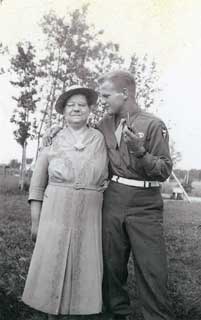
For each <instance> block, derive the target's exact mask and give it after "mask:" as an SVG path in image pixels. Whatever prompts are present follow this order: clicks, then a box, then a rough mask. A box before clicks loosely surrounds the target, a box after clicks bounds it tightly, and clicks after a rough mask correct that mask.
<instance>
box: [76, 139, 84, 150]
mask: <svg viewBox="0 0 201 320" xmlns="http://www.w3.org/2000/svg"><path fill="white" fill-rule="evenodd" d="M74 148H75V150H76V151H83V150H84V149H85V145H84V144H83V143H82V142H80V141H79V142H77V143H76V144H74Z"/></svg>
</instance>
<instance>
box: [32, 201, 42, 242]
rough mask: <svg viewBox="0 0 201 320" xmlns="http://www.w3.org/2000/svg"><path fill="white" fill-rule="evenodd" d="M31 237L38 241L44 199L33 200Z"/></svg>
mask: <svg viewBox="0 0 201 320" xmlns="http://www.w3.org/2000/svg"><path fill="white" fill-rule="evenodd" d="M30 205H31V239H32V241H34V242H35V241H36V238H37V234H38V226H39V221H40V213H41V207H42V201H38V200H31V203H30Z"/></svg>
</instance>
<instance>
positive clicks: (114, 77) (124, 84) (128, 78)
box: [98, 70, 136, 96]
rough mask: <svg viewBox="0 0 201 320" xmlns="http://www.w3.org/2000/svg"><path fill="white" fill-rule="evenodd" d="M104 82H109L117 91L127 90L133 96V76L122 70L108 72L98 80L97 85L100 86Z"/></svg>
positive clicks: (134, 90)
mask: <svg viewBox="0 0 201 320" xmlns="http://www.w3.org/2000/svg"><path fill="white" fill-rule="evenodd" d="M105 81H111V82H112V83H113V84H114V85H115V88H116V89H117V90H118V91H122V90H123V89H124V88H127V89H128V91H129V93H130V94H132V95H133V96H135V93H136V83H135V79H134V76H133V75H132V74H131V73H130V72H128V71H124V70H117V71H111V72H108V73H106V74H104V75H103V76H101V77H100V78H99V79H98V83H99V84H102V83H103V82H105Z"/></svg>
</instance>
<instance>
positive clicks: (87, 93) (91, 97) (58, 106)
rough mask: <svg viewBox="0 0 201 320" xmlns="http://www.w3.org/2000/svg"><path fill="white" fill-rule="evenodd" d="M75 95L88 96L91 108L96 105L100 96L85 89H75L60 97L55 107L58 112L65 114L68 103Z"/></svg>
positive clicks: (93, 91) (91, 90)
mask: <svg viewBox="0 0 201 320" xmlns="http://www.w3.org/2000/svg"><path fill="white" fill-rule="evenodd" d="M75 94H83V95H84V96H86V98H87V102H88V105H89V106H92V105H95V104H96V103H97V100H98V94H97V92H96V91H95V90H93V89H89V88H84V87H81V88H75V89H71V90H69V91H66V92H64V93H63V94H62V95H60V97H59V98H58V100H57V102H56V105H55V109H56V111H57V112H58V113H60V114H63V110H64V107H65V104H66V101H67V100H68V99H69V98H70V97H72V96H73V95H75Z"/></svg>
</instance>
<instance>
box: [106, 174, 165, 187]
mask: <svg viewBox="0 0 201 320" xmlns="http://www.w3.org/2000/svg"><path fill="white" fill-rule="evenodd" d="M111 180H112V181H114V182H118V183H122V184H125V185H127V186H132V187H139V188H156V187H160V184H159V182H158V181H140V180H133V179H126V178H122V177H118V176H113V177H112V179H111Z"/></svg>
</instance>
